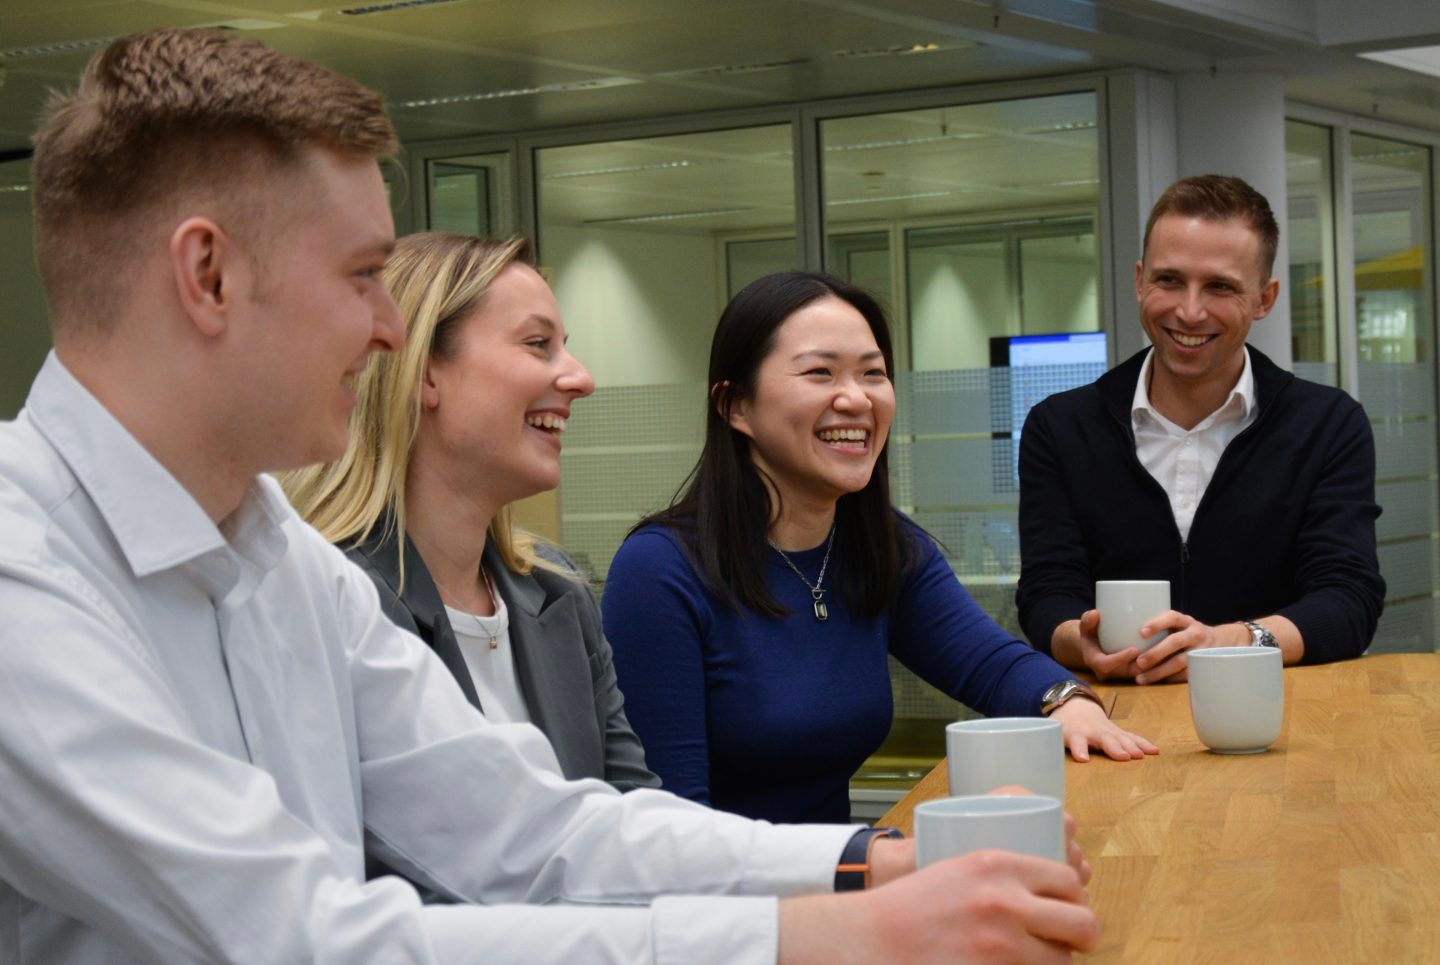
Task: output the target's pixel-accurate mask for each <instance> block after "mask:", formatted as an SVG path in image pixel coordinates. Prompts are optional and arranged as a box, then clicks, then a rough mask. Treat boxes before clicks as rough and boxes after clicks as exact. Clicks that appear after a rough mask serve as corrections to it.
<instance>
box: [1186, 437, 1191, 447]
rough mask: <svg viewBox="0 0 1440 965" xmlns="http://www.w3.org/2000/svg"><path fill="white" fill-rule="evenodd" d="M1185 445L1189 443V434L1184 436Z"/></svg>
mask: <svg viewBox="0 0 1440 965" xmlns="http://www.w3.org/2000/svg"><path fill="white" fill-rule="evenodd" d="M1185 445H1186V446H1189V445H1190V437H1189V436H1186V437H1185Z"/></svg>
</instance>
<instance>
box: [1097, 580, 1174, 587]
mask: <svg viewBox="0 0 1440 965" xmlns="http://www.w3.org/2000/svg"><path fill="white" fill-rule="evenodd" d="M1095 585H1096V586H1169V585H1170V581H1169V580H1096V581H1095Z"/></svg>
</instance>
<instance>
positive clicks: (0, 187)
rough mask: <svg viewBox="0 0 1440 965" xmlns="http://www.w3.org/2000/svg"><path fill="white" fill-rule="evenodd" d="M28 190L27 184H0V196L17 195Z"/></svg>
mask: <svg viewBox="0 0 1440 965" xmlns="http://www.w3.org/2000/svg"><path fill="white" fill-rule="evenodd" d="M29 190H30V185H28V184H0V194H19V193H21V192H24V191H29Z"/></svg>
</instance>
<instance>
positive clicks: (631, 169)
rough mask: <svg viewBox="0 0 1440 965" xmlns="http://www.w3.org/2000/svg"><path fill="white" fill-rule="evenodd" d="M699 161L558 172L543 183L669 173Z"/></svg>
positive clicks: (544, 176)
mask: <svg viewBox="0 0 1440 965" xmlns="http://www.w3.org/2000/svg"><path fill="white" fill-rule="evenodd" d="M698 163H699V162H698V161H655V162H654V163H652V164H622V165H619V166H618V167H611V168H586V169H584V170H582V171H556V172H555V173H554V174H546V175H543V176H542V177H541V178H540V180H542V181H558V180H560V179H562V178H588V177H593V176H595V175H598V174H633V173H635V172H636V171H668V170H670V169H672V168H693V167H695V166H696V165H697V164H698Z"/></svg>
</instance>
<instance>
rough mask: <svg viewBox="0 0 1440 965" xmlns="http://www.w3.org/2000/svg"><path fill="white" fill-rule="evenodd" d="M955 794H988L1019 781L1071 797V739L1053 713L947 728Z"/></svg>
mask: <svg viewBox="0 0 1440 965" xmlns="http://www.w3.org/2000/svg"><path fill="white" fill-rule="evenodd" d="M945 754H946V764H947V770H948V771H949V774H950V793H951V794H953V795H956V796H962V795H967V794H985V793H986V792H989V791H993V790H995V789H996V788H997V787H1005V786H1007V785H1010V784H1015V785H1018V786H1020V787H1023V788H1024V789H1025V790H1027V791H1032V792H1034V793H1035V794H1043V795H1048V796H1050V797H1053V798H1056V799H1058V800H1061V801H1063V800H1065V738H1064V737H1063V736H1062V735H1061V732H1060V722H1059V721H1058V720H1052V719H1050V718H1048V717H985V718H981V719H979V720H959V721H956V722H955V723H953V724H949V725H947V726H946V728H945Z"/></svg>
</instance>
